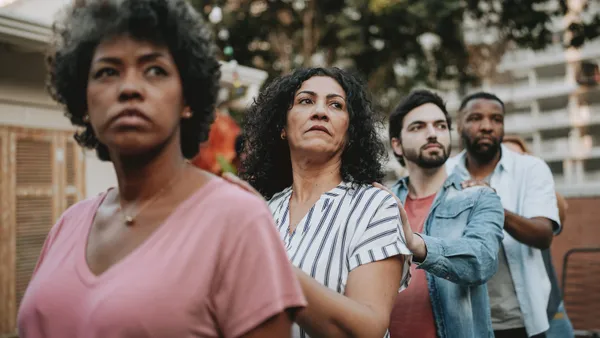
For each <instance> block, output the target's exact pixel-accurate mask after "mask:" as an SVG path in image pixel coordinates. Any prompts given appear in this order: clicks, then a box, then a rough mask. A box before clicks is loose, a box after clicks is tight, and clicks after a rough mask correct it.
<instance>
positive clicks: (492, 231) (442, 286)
mask: <svg viewBox="0 0 600 338" xmlns="http://www.w3.org/2000/svg"><path fill="white" fill-rule="evenodd" d="M460 183H461V179H460V177H459V176H458V175H451V176H450V177H448V179H447V180H446V181H445V182H444V186H443V188H442V189H441V190H440V191H439V192H438V193H437V196H436V197H435V200H434V202H433V204H432V206H431V209H430V211H429V215H428V216H427V219H426V220H425V225H424V227H423V231H424V233H423V234H419V235H420V236H421V237H422V238H423V240H424V242H425V245H426V246H427V256H426V257H425V260H424V261H423V262H421V263H420V264H419V263H416V262H415V264H418V266H417V269H424V270H425V271H426V272H427V283H428V286H429V295H430V298H431V305H432V309H433V316H434V319H435V325H436V328H437V335H438V337H439V338H485V337H490V338H493V337H494V332H493V330H492V322H491V317H490V316H491V314H490V304H489V298H488V291H487V286H486V282H487V281H488V280H489V279H490V278H492V276H493V275H494V274H495V273H496V270H497V268H498V250H499V248H500V243H501V242H502V238H503V227H504V209H503V207H502V203H501V202H500V198H499V197H498V196H497V195H496V193H494V191H493V190H492V189H490V188H487V187H483V186H477V187H471V188H467V189H464V190H463V189H462V187H461V184H460ZM392 191H393V192H394V193H395V194H396V195H397V196H398V197H399V198H400V200H401V201H402V202H403V203H404V202H405V201H406V197H407V195H408V177H405V178H403V179H401V180H400V181H398V182H397V183H396V184H395V185H394V186H393V187H392Z"/></svg>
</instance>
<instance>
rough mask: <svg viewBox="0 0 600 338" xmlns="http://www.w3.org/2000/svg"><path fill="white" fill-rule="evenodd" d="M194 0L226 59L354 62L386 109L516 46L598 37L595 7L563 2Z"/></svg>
mask: <svg viewBox="0 0 600 338" xmlns="http://www.w3.org/2000/svg"><path fill="white" fill-rule="evenodd" d="M190 1H191V2H192V3H193V4H194V5H195V6H196V7H197V8H198V9H199V10H200V11H201V12H202V13H204V15H206V16H207V18H209V19H212V20H211V21H212V22H214V23H215V24H214V29H215V34H216V36H217V41H218V44H219V46H220V47H221V49H222V51H223V58H224V59H235V60H237V61H238V62H239V63H240V64H244V65H249V66H253V67H257V68H260V69H264V70H266V71H268V72H269V74H270V75H271V76H275V75H279V74H281V73H287V72H289V71H290V70H292V69H294V68H296V67H300V66H320V65H322V66H339V67H341V68H345V69H350V70H354V71H356V72H357V73H359V74H361V75H362V77H363V78H365V79H367V80H368V85H369V89H370V90H371V92H372V93H373V94H374V95H375V96H376V98H377V102H378V103H379V104H380V105H381V107H382V108H386V109H387V108H389V106H390V105H391V104H392V103H394V101H395V100H396V99H397V97H398V95H399V94H401V93H402V92H405V91H406V90H408V89H410V88H411V87H413V86H415V85H418V84H423V85H426V86H430V87H438V88H439V87H443V85H444V83H453V84H455V83H456V82H458V83H460V84H467V83H472V82H473V81H477V79H479V78H481V77H482V76H486V75H490V74H492V73H493V72H494V69H495V65H496V64H497V63H498V61H499V59H500V57H501V56H502V54H503V53H504V52H505V50H506V49H507V48H511V47H512V46H518V47H530V48H533V49H540V48H543V47H545V46H546V45H548V44H549V43H551V42H553V41H556V39H557V37H558V38H560V39H561V40H564V41H565V47H568V46H575V47H577V46H580V45H582V44H583V43H584V42H585V41H587V40H589V39H592V38H595V37H597V36H599V35H600V13H597V12H595V11H594V10H593V9H589V8H588V7H586V6H584V7H582V8H579V9H576V10H573V8H572V7H573V6H571V8H570V7H569V6H567V2H568V0H560V1H548V0H528V1H527V0H502V1H500V0H190ZM587 6H589V4H588V5H587ZM565 15H567V16H570V17H571V20H572V23H571V24H570V25H568V27H565V29H564V31H563V32H559V34H562V33H565V34H564V36H560V35H558V36H557V33H556V32H554V31H552V30H551V29H550V26H551V23H552V22H553V20H556V18H561V17H565ZM563 37H564V39H563Z"/></svg>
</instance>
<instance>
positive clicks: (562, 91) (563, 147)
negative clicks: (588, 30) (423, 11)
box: [447, 39, 600, 196]
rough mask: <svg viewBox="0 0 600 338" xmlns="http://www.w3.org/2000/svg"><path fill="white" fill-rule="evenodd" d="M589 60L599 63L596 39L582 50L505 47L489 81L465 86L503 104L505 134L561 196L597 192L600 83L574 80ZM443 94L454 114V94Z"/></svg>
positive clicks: (599, 45) (599, 187)
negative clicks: (519, 140)
mask: <svg viewBox="0 0 600 338" xmlns="http://www.w3.org/2000/svg"><path fill="white" fill-rule="evenodd" d="M594 64H595V65H598V64H600V39H597V40H594V41H591V42H588V43H586V44H585V45H584V46H583V47H582V48H581V49H568V50H566V49H564V48H563V47H562V46H560V45H553V46H550V47H548V48H546V49H545V50H543V51H536V52H534V51H531V50H515V51H510V52H508V53H507V54H506V55H505V56H504V57H503V59H502V61H501V63H500V65H499V66H498V74H497V75H496V76H494V78H493V79H486V80H484V81H483V85H482V87H481V88H473V89H471V90H469V93H471V92H475V91H478V90H485V91H488V92H491V93H494V94H496V95H497V96H498V97H500V99H502V100H503V101H504V102H505V104H506V117H505V131H506V134H517V135H520V136H521V137H523V138H524V139H525V140H526V142H527V143H528V145H529V147H530V149H531V151H532V152H533V153H534V155H536V156H539V157H541V158H542V159H544V160H545V161H546V162H547V163H548V165H549V166H550V168H551V170H552V172H553V174H554V179H555V182H556V186H557V190H558V191H560V192H561V193H563V194H565V195H566V196H590V195H599V194H600V85H595V86H594V85H591V86H590V85H585V84H580V83H578V78H579V79H580V80H581V78H580V76H581V75H582V73H581V69H582V65H585V66H583V67H588V66H589V65H594ZM590 68H591V67H590ZM447 98H448V99H449V102H448V105H449V108H450V110H451V111H452V112H455V111H456V110H457V109H458V105H459V102H460V101H459V97H458V96H457V95H456V94H450V95H448V96H447ZM454 139H457V135H456V136H455V137H454Z"/></svg>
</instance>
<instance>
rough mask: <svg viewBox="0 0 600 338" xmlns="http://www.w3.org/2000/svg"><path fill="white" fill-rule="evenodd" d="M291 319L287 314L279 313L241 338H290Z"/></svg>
mask: <svg viewBox="0 0 600 338" xmlns="http://www.w3.org/2000/svg"><path fill="white" fill-rule="evenodd" d="M290 317H291V316H290V315H288V314H287V313H284V312H282V313H279V314H278V315H276V316H274V317H271V318H270V319H268V320H267V321H265V322H264V323H262V324H260V325H259V326H258V327H256V328H255V329H253V330H252V331H250V332H248V333H246V334H245V335H243V336H241V337H240V338H289V337H291V332H292V319H291V318H290Z"/></svg>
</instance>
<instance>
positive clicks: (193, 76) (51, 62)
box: [47, 0, 221, 161]
mask: <svg viewBox="0 0 600 338" xmlns="http://www.w3.org/2000/svg"><path fill="white" fill-rule="evenodd" d="M53 31H54V40H53V42H52V44H51V48H50V50H49V53H48V56H47V63H48V67H49V76H48V80H47V88H48V91H49V92H50V95H51V96H52V97H53V98H54V99H55V100H56V101H57V102H58V103H60V104H62V105H63V106H64V107H65V115H66V116H67V117H68V118H69V119H70V120H71V123H72V124H73V125H75V126H79V127H83V131H80V132H78V133H76V134H75V140H76V141H77V142H78V143H79V144H80V145H81V146H83V147H86V148H90V149H96V152H97V154H98V157H99V158H100V159H101V160H103V161H110V156H109V154H108V149H107V148H106V146H105V145H103V144H101V143H100V142H99V141H98V139H97V138H96V135H95V134H94V131H93V129H92V126H91V125H90V124H89V122H86V121H85V120H84V116H85V115H86V114H87V101H86V91H87V84H88V73H89V71H90V67H91V63H92V57H93V55H94V52H95V50H96V47H97V46H98V45H99V44H100V42H102V41H103V40H105V39H107V38H110V37H115V36H121V35H127V36H131V37H132V38H134V39H136V40H139V41H148V42H152V43H155V44H160V45H163V46H166V47H168V49H169V51H170V53H171V55H172V56H173V59H174V61H175V64H176V66H177V69H178V70H179V74H180V78H181V83H182V88H183V96H184V100H185V103H186V105H188V106H189V107H190V109H191V110H192V112H193V116H192V117H191V118H189V119H186V120H183V121H182V122H181V127H180V128H181V150H182V153H183V155H184V156H185V157H186V158H192V157H194V156H195V155H196V154H197V153H198V150H199V147H198V146H199V144H200V143H201V142H204V141H206V139H207V138H208V133H209V129H210V125H211V123H212V122H213V121H214V107H215V102H216V100H217V94H218V90H219V78H220V76H221V73H220V70H219V67H220V66H219V62H218V61H217V59H216V46H215V44H214V41H213V37H212V34H211V31H210V28H209V27H208V26H207V25H206V24H205V23H204V20H203V19H202V17H201V16H200V15H199V14H198V13H197V12H196V11H195V10H194V9H193V8H192V7H191V5H190V4H188V3H187V2H186V1H185V0H77V1H74V3H73V4H72V5H70V6H69V7H67V8H66V10H65V12H64V18H63V19H61V20H58V21H57V22H55V23H54V26H53Z"/></svg>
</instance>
